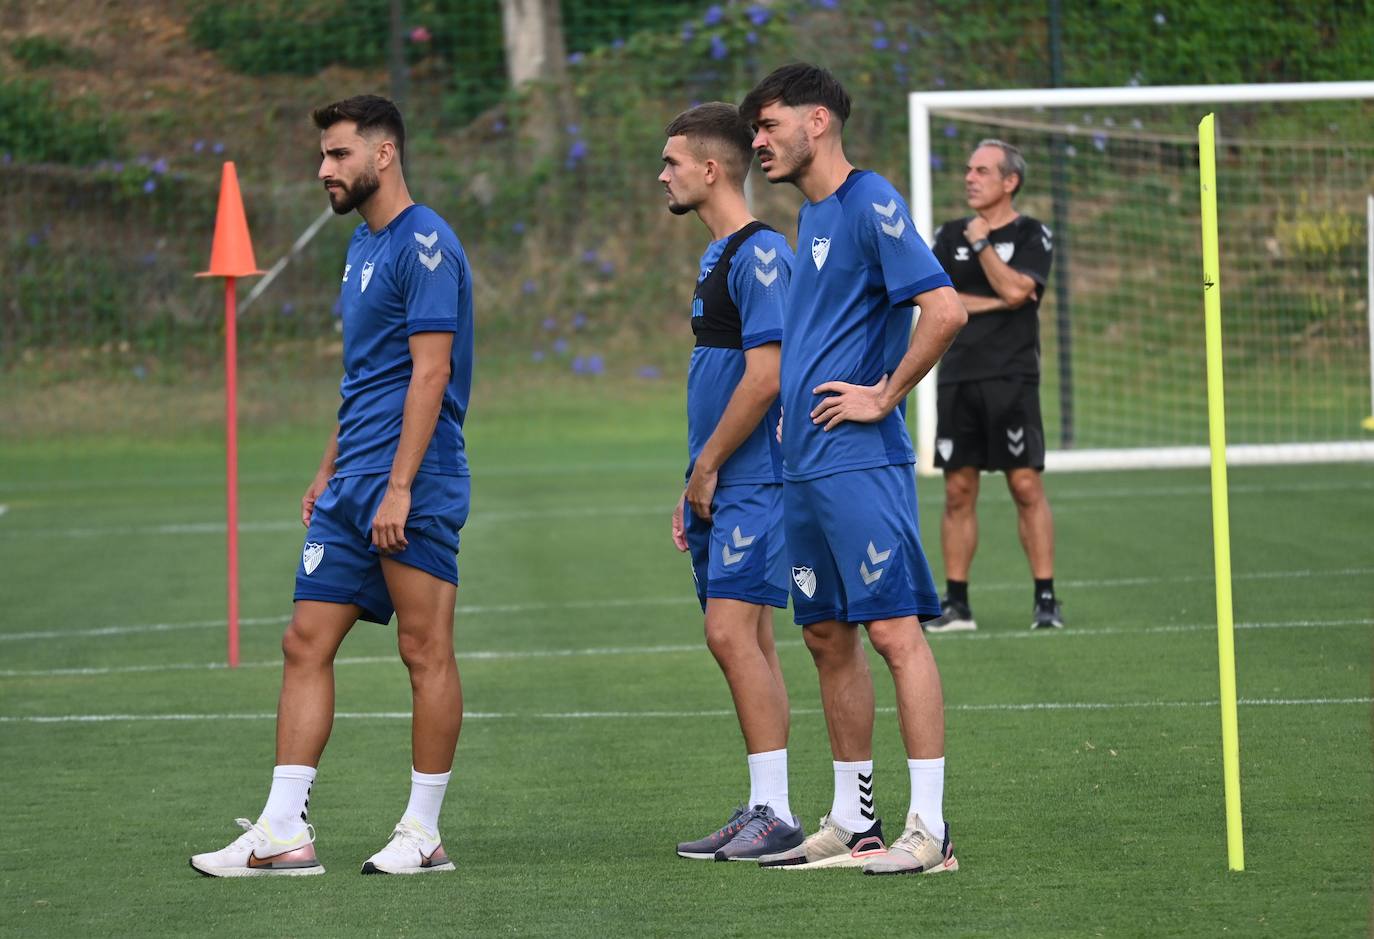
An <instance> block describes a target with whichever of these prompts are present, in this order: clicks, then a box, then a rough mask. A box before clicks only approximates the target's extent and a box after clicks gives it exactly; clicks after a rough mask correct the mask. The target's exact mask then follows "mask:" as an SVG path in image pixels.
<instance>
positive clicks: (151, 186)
mask: <svg viewBox="0 0 1374 939" xmlns="http://www.w3.org/2000/svg"><path fill="white" fill-rule="evenodd" d="M155 189H157V183H156V182H155V181H154V180H151V179H150V180H148V181H147V182H145V183H144V184H143V191H144V192H152V191H153V190H155Z"/></svg>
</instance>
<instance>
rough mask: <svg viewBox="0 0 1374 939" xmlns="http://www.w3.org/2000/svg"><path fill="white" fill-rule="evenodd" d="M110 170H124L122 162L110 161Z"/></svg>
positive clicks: (116, 171) (117, 171)
mask: <svg viewBox="0 0 1374 939" xmlns="http://www.w3.org/2000/svg"><path fill="white" fill-rule="evenodd" d="M110 170H111V171H113V172H115V173H122V172H124V164H123V163H119V162H114V163H111V164H110Z"/></svg>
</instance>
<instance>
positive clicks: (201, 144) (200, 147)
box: [191, 140, 205, 153]
mask: <svg viewBox="0 0 1374 939" xmlns="http://www.w3.org/2000/svg"><path fill="white" fill-rule="evenodd" d="M191 149H192V150H194V151H195V152H196V153H202V152H204V150H205V141H204V140H197V141H196V142H195V143H193V144H191Z"/></svg>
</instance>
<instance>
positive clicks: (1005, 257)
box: [993, 241, 1016, 264]
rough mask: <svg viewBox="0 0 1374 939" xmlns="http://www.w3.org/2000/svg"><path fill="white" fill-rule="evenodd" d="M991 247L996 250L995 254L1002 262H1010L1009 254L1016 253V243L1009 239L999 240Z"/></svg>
mask: <svg viewBox="0 0 1374 939" xmlns="http://www.w3.org/2000/svg"><path fill="white" fill-rule="evenodd" d="M993 248H995V249H996V250H997V256H998V257H999V258H1001V259H1002V263H1003V264H1006V263H1008V262H1010V261H1011V256H1012V255H1013V254H1015V253H1016V245H1014V244H1012V243H1011V242H1010V241H999V242H997V244H995V245H993Z"/></svg>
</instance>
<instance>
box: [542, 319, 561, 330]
mask: <svg viewBox="0 0 1374 939" xmlns="http://www.w3.org/2000/svg"><path fill="white" fill-rule="evenodd" d="M541 325H542V326H543V327H544V332H546V333H551V332H553V331H554V330H555V329H557V328H558V320H556V319H554V318H553V317H552V316H546V317H544V322H543V323H542V324H541Z"/></svg>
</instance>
